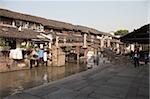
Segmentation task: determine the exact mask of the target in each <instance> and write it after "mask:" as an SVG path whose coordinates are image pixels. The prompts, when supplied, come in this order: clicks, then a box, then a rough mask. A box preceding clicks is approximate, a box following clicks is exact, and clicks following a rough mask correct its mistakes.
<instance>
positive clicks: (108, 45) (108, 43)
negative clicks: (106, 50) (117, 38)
mask: <svg viewBox="0 0 150 99" xmlns="http://www.w3.org/2000/svg"><path fill="white" fill-rule="evenodd" d="M107 47H110V38H109V37H108V39H107Z"/></svg>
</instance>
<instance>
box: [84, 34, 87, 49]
mask: <svg viewBox="0 0 150 99" xmlns="http://www.w3.org/2000/svg"><path fill="white" fill-rule="evenodd" d="M86 39H87V34H86V33H85V34H84V42H83V48H86V47H87V40H86Z"/></svg>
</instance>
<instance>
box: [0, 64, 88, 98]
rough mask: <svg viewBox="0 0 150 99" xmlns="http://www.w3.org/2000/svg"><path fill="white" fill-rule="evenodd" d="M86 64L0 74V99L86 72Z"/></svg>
mask: <svg viewBox="0 0 150 99" xmlns="http://www.w3.org/2000/svg"><path fill="white" fill-rule="evenodd" d="M86 69H87V68H86V66H85V65H84V64H80V65H79V64H75V63H67V64H66V65H65V66H60V67H57V66H50V67H45V66H40V67H36V68H33V69H31V70H20V71H14V72H7V73H0V97H5V96H8V95H11V94H15V93H19V92H21V91H23V90H25V89H29V88H32V87H35V86H38V85H42V84H44V83H47V82H51V81H55V80H58V79H61V78H64V77H66V76H69V75H72V74H75V73H78V72H81V71H85V70H86Z"/></svg>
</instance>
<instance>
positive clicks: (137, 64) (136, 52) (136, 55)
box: [134, 49, 140, 68]
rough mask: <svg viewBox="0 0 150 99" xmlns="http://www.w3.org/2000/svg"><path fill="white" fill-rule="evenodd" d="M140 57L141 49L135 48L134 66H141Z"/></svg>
mask: <svg viewBox="0 0 150 99" xmlns="http://www.w3.org/2000/svg"><path fill="white" fill-rule="evenodd" d="M139 58H140V54H139V50H138V49H135V51H134V67H135V68H136V66H139Z"/></svg>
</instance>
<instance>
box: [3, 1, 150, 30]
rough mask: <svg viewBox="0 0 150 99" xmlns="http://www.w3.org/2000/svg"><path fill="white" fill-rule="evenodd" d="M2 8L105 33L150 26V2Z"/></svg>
mask: <svg viewBox="0 0 150 99" xmlns="http://www.w3.org/2000/svg"><path fill="white" fill-rule="evenodd" d="M0 8H5V9H9V10H12V11H17V12H21V13H26V14H30V15H35V16H40V17H43V18H48V19H53V20H58V21H63V22H68V23H72V24H75V25H83V26H88V27H91V28H95V29H98V30H99V31H103V32H112V31H117V30H119V29H127V30H129V31H130V32H131V31H133V30H134V29H137V28H140V27H141V26H143V25H145V24H148V23H150V1H149V0H76V1H75V0H70V1H69V0H65V1H64V0H55V1H53V0H0Z"/></svg>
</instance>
